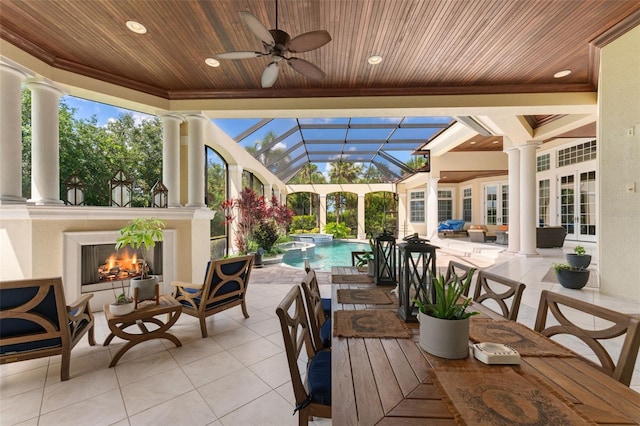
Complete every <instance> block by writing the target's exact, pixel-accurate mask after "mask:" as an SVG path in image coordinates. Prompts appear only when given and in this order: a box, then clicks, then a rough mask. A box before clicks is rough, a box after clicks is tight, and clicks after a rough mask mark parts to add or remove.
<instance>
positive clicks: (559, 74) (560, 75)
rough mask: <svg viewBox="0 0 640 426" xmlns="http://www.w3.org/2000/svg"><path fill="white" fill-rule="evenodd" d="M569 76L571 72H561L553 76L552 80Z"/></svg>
mask: <svg viewBox="0 0 640 426" xmlns="http://www.w3.org/2000/svg"><path fill="white" fill-rule="evenodd" d="M569 74H571V70H562V71H558V72H557V73H555V74H554V75H553V78H562V77H566V76H568V75H569Z"/></svg>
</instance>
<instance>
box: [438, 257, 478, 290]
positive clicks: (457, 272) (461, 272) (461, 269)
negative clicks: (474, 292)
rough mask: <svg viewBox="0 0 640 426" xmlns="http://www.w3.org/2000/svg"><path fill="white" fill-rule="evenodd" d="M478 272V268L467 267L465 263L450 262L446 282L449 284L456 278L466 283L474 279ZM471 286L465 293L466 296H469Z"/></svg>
mask: <svg viewBox="0 0 640 426" xmlns="http://www.w3.org/2000/svg"><path fill="white" fill-rule="evenodd" d="M475 272H476V268H474V267H473V266H470V265H465V264H464V263H460V262H456V261H453V260H451V261H449V265H448V266H447V274H446V275H445V281H446V282H449V281H451V280H452V279H453V277H454V276H456V277H458V279H459V280H460V281H462V282H464V281H465V280H466V279H467V278H469V277H471V279H473V274H474V273H475ZM470 288H471V286H469V287H467V288H466V290H465V291H464V296H465V297H466V296H469V289H470Z"/></svg>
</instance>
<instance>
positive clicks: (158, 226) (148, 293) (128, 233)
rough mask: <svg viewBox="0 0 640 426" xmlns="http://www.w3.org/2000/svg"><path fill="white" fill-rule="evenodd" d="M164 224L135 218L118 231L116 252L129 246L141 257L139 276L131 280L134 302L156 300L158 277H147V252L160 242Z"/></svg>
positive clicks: (149, 219)
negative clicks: (137, 251)
mask: <svg viewBox="0 0 640 426" xmlns="http://www.w3.org/2000/svg"><path fill="white" fill-rule="evenodd" d="M164 226H165V223H164V221H162V220H161V219H157V218H154V217H151V218H136V219H133V221H131V222H130V223H128V224H127V225H126V226H125V227H123V228H122V229H120V237H119V238H118V239H117V240H116V250H118V249H120V248H121V247H125V246H127V245H128V246H129V247H131V248H132V249H136V250H137V249H139V250H140V253H141V255H142V259H141V260H139V263H140V276H138V277H135V278H132V279H131V288H132V289H134V291H135V289H136V288H137V289H138V291H137V297H136V298H135V299H136V301H140V300H150V299H155V298H156V286H158V277H157V276H155V275H149V265H148V264H147V252H148V250H149V249H150V248H153V247H155V245H156V242H158V241H162V238H163V229H164ZM134 294H135V293H134Z"/></svg>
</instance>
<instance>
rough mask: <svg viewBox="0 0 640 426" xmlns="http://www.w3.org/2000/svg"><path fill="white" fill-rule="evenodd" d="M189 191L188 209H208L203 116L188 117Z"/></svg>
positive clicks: (204, 120) (204, 121)
mask: <svg viewBox="0 0 640 426" xmlns="http://www.w3.org/2000/svg"><path fill="white" fill-rule="evenodd" d="M185 118H186V119H187V123H188V136H187V139H188V153H189V155H188V157H189V191H188V199H187V207H206V205H205V203H204V167H205V159H204V125H205V123H206V122H207V119H206V118H205V117H204V116H202V115H188V116H186V117H185Z"/></svg>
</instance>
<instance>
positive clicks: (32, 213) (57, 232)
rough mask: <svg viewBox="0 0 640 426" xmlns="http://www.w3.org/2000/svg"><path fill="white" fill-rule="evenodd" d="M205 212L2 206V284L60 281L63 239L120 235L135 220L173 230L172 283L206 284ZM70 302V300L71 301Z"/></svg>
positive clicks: (208, 213) (207, 226) (207, 219)
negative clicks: (71, 235) (88, 234)
mask: <svg viewBox="0 0 640 426" xmlns="http://www.w3.org/2000/svg"><path fill="white" fill-rule="evenodd" d="M214 213H215V212H213V211H212V210H209V209H207V208H192V207H177V208H168V209H160V208H136V207H132V208H126V207H125V208H119V207H93V206H86V207H84V206H64V205H59V206H58V205H56V206H35V205H2V206H0V251H1V252H2V256H0V280H2V281H5V280H17V279H25V278H45V277H58V276H59V277H61V276H62V275H63V265H64V262H65V259H64V253H63V235H64V234H65V233H71V232H102V231H118V230H119V229H120V228H122V227H123V226H124V225H126V224H127V223H128V222H129V221H130V220H132V219H133V218H137V217H156V218H159V219H162V220H164V221H165V223H166V228H167V229H171V230H175V231H174V232H175V258H174V262H175V265H176V267H175V272H174V277H173V279H176V280H180V281H187V282H193V280H202V277H201V275H202V271H203V270H204V268H205V265H206V263H207V260H209V257H210V238H209V234H210V226H211V219H213V216H214ZM68 297H69V298H70V299H71V295H69V296H68Z"/></svg>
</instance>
